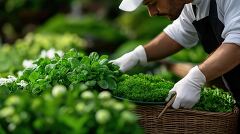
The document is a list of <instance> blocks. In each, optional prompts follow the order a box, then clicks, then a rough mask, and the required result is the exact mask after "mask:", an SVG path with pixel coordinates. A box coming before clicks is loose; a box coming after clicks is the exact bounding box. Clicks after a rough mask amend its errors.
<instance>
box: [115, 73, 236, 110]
mask: <svg viewBox="0 0 240 134" xmlns="http://www.w3.org/2000/svg"><path fill="white" fill-rule="evenodd" d="M173 85H174V84H173V83H172V82H169V81H166V80H164V79H162V78H161V76H153V75H146V74H138V75H132V76H129V75H123V76H122V77H121V79H120V80H119V82H118V88H117V89H116V90H113V91H112V92H113V95H114V96H117V97H121V98H125V99H129V100H132V101H138V102H165V98H166V97H167V95H168V92H169V90H170V89H171V88H172V87H173ZM233 108H234V99H233V97H232V96H231V95H230V94H229V93H228V92H225V91H223V89H219V88H203V89H202V92H201V98H200V101H199V102H198V103H197V104H196V105H195V106H194V107H193V109H196V110H201V111H209V112H231V111H233Z"/></svg>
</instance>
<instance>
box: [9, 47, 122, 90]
mask: <svg viewBox="0 0 240 134" xmlns="http://www.w3.org/2000/svg"><path fill="white" fill-rule="evenodd" d="M107 58H108V56H106V55H102V56H99V55H98V54H97V53H95V52H92V53H91V54H90V55H89V56H84V55H83V54H82V53H79V52H77V51H76V50H74V49H71V50H69V51H68V52H67V53H65V54H64V56H63V57H59V56H58V55H56V56H55V58H53V59H49V58H39V59H37V60H36V61H35V64H36V65H37V66H36V67H34V68H26V69H24V70H23V74H22V75H21V76H20V77H19V78H18V79H17V80H16V81H15V82H13V83H10V84H8V85H7V87H8V88H9V90H10V91H12V92H15V91H16V90H21V89H24V90H27V91H29V92H30V93H33V94H41V93H42V92H43V91H45V90H49V89H51V88H52V86H54V85H56V84H61V85H64V86H66V87H69V86H74V85H76V84H78V83H85V84H86V85H87V86H91V87H96V88H97V89H99V87H100V88H102V89H115V88H116V86H117V85H116V79H117V76H119V75H120V71H119V67H118V66H116V65H113V64H112V63H109V62H108V59H107ZM21 81H24V82H26V83H27V84H28V85H27V86H26V87H22V86H18V83H20V82H21Z"/></svg>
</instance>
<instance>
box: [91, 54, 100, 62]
mask: <svg viewBox="0 0 240 134" xmlns="http://www.w3.org/2000/svg"><path fill="white" fill-rule="evenodd" d="M89 58H90V59H91V61H97V60H98V58H99V55H98V54H97V53H96V52H92V53H91V54H90V55H89Z"/></svg>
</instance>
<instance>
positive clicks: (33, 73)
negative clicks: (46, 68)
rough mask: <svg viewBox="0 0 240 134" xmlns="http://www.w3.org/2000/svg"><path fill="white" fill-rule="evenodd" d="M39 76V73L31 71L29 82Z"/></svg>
mask: <svg viewBox="0 0 240 134" xmlns="http://www.w3.org/2000/svg"><path fill="white" fill-rule="evenodd" d="M38 77H39V74H38V72H32V73H31V74H30V75H29V80H30V81H31V82H35V81H36V80H37V79H38Z"/></svg>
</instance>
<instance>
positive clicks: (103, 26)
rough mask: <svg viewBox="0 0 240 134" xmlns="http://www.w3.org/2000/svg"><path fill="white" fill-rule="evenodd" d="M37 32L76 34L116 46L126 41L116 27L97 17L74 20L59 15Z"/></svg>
mask: <svg viewBox="0 0 240 134" xmlns="http://www.w3.org/2000/svg"><path fill="white" fill-rule="evenodd" d="M37 31H38V33H66V32H67V33H74V34H77V35H79V36H80V37H82V38H85V39H89V40H92V41H93V40H98V41H102V42H105V43H114V44H117V43H121V42H123V41H125V40H126V37H125V36H124V35H123V34H122V33H121V32H119V30H118V29H117V28H116V27H114V26H113V25H112V24H110V23H109V22H107V21H105V20H100V19H97V17H96V16H84V17H82V18H73V17H69V16H65V15H57V16H55V17H53V18H51V19H50V20H49V21H48V22H46V23H45V24H44V25H43V26H42V27H40V28H39V29H38V30H37ZM98 44H99V42H98ZM96 45H97V44H96Z"/></svg>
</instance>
